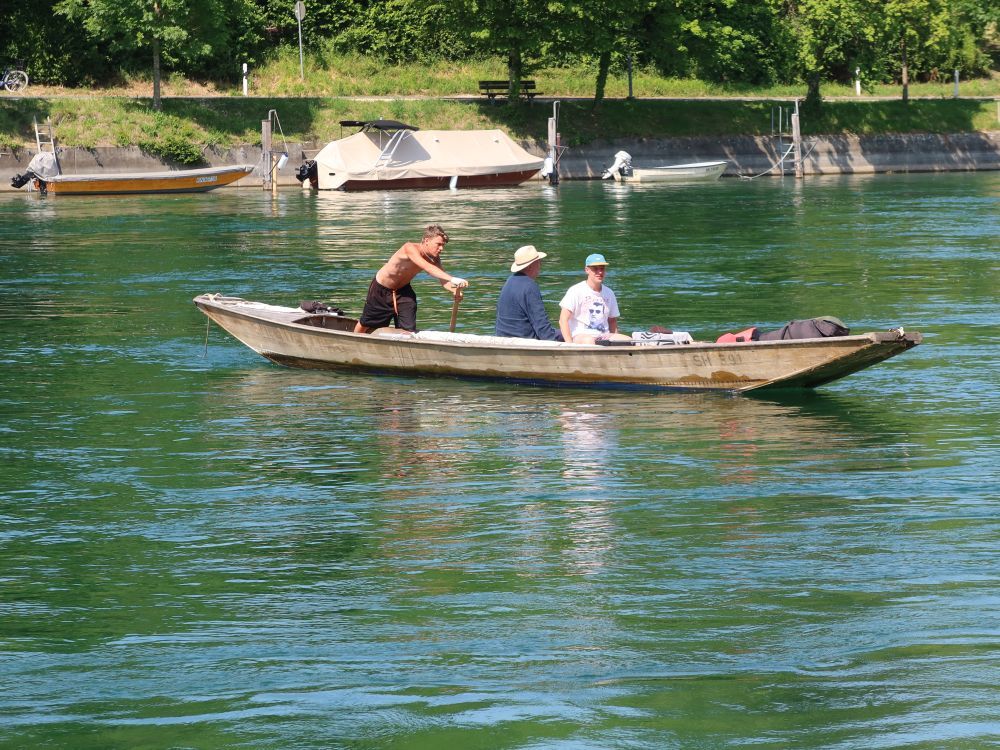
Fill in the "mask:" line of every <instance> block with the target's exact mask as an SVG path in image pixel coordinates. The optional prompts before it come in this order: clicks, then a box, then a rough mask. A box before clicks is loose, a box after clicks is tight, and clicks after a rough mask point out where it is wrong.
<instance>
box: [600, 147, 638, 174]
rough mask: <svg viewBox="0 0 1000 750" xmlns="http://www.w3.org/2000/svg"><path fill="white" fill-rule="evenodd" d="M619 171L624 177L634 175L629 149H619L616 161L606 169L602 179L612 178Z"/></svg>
mask: <svg viewBox="0 0 1000 750" xmlns="http://www.w3.org/2000/svg"><path fill="white" fill-rule="evenodd" d="M615 172H617V173H618V174H620V175H621V176H622V177H631V176H632V157H631V156H630V155H629V153H628V152H627V151H619V152H618V153H617V154H615V163H614V164H612V165H611V166H610V167H608V168H607V169H605V170H604V174H602V175H601V179H602V180H607V179H610V178H611V177H612V176H613V175H614V173H615Z"/></svg>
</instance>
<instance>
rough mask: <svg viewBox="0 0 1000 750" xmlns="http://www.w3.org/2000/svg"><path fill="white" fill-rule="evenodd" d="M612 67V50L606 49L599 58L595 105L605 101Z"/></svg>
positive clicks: (595, 107)
mask: <svg viewBox="0 0 1000 750" xmlns="http://www.w3.org/2000/svg"><path fill="white" fill-rule="evenodd" d="M610 69H611V50H604V51H603V52H601V56H600V57H599V58H598V59H597V87H596V88H595V89H594V106H593V107H592V109H597V107H598V105H599V104H600V103H601V102H602V101H604V89H605V88H606V87H607V85H608V71H609V70H610Z"/></svg>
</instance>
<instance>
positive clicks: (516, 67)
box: [507, 49, 524, 103]
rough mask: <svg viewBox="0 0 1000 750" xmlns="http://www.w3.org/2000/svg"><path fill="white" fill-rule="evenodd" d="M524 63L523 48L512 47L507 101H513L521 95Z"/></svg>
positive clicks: (508, 65) (509, 55) (508, 68)
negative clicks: (522, 59) (522, 60)
mask: <svg viewBox="0 0 1000 750" xmlns="http://www.w3.org/2000/svg"><path fill="white" fill-rule="evenodd" d="M523 72H524V65H523V64H522V62H521V50H519V49H512V50H511V51H510V52H509V53H508V55H507V80H508V89H507V101H508V103H509V102H513V101H514V100H515V99H517V97H519V96H520V95H521V74H522V73H523Z"/></svg>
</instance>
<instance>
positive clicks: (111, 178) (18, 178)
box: [10, 151, 254, 195]
mask: <svg viewBox="0 0 1000 750" xmlns="http://www.w3.org/2000/svg"><path fill="white" fill-rule="evenodd" d="M253 169H254V167H253V165H252V164H236V165H232V166H224V167H204V168H201V169H177V170H168V171H162V172H111V173H108V174H101V173H93V174H61V172H60V170H59V167H58V163H57V162H56V160H55V157H54V156H53V154H51V153H49V152H47V151H43V152H41V153H38V154H36V155H35V156H34V157H33V158H32V160H31V161H30V162H29V163H28V168H27V170H26V171H25V173H24V174H23V175H20V174H19V175H15V176H14V177H13V178H12V179H11V183H10V184H11V186H12V187H15V188H20V187H23V186H24V185H26V184H27V183H28V182H31V184H32V187H34V188H35V189H36V190H38V191H39V192H40V193H42V194H43V195H44V194H46V193H53V194H56V195H130V194H139V193H204V192H206V191H208V190H215V188H219V187H222V186H224V185H230V184H232V183H234V182H236V181H237V180H239V179H241V178H243V177H246V176H247V175H248V174H250V173H251V172H252V171H253Z"/></svg>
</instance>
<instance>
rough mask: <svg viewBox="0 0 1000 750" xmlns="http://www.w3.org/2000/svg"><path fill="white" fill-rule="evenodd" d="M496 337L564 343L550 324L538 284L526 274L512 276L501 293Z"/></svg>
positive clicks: (560, 335)
mask: <svg viewBox="0 0 1000 750" xmlns="http://www.w3.org/2000/svg"><path fill="white" fill-rule="evenodd" d="M496 333H497V336H516V337H517V338H519V339H540V340H542V341H562V340H563V338H562V334H561V333H559V331H557V330H556V329H555V328H553V327H552V324H551V323H550V322H549V316H548V314H547V313H546V312H545V305H543V304H542V292H541V290H540V289H539V288H538V284H536V283H535V280H534V279H533V278H531V277H530V276H525V275H524V274H523V273H515V274H512V275H511V276H510V278H508V279H507V283H505V284H504V285H503V289H501V290H500V299H498V300H497V326H496Z"/></svg>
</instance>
